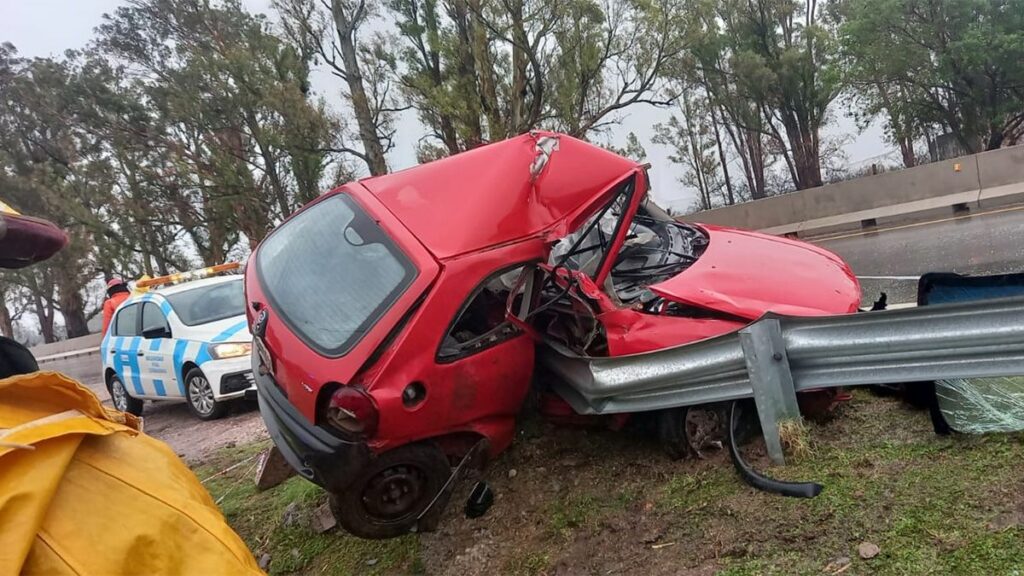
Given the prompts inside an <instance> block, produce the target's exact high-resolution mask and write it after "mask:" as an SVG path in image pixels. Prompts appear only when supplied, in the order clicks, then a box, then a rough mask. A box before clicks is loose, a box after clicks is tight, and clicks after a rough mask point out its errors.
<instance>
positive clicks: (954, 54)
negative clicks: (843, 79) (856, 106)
mask: <svg viewBox="0 0 1024 576" xmlns="http://www.w3.org/2000/svg"><path fill="white" fill-rule="evenodd" d="M837 12H838V13H839V14H840V15H841V17H842V18H843V24H842V28H841V30H842V44H843V47H844V50H845V53H846V54H847V55H848V60H850V61H852V62H853V64H851V65H850V66H849V73H850V76H851V78H852V79H853V82H854V83H855V85H856V86H857V87H858V89H859V95H860V96H861V97H862V98H863V99H864V101H865V102H866V107H865V112H866V113H868V114H872V113H876V112H879V111H882V110H885V112H886V113H887V114H888V119H889V131H890V133H891V135H892V137H894V139H896V140H898V141H899V140H901V139H902V140H906V139H913V138H915V137H916V136H917V133H918V130H919V128H920V126H921V123H936V124H939V125H942V126H943V127H944V128H945V129H946V130H948V131H949V132H950V133H952V134H953V135H954V136H955V137H956V138H957V140H958V141H959V142H960V144H961V145H962V146H963V148H964V149H965V150H967V151H968V152H972V153H973V152H980V151H982V150H992V149H995V148H999V147H1000V146H1002V145H1004V144H1011V143H1015V142H1018V141H1019V140H1020V138H1021V135H1022V134H1024V0H944V1H938V0H845V1H844V2H842V3H841V4H840V5H839V9H838V10H837ZM901 149H905V145H904V144H902V143H901ZM904 153H905V155H906V152H904Z"/></svg>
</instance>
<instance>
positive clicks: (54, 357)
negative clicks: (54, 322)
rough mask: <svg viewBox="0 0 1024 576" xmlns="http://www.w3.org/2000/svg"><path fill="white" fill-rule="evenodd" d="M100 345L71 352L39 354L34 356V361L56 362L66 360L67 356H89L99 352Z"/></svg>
mask: <svg viewBox="0 0 1024 576" xmlns="http://www.w3.org/2000/svg"><path fill="white" fill-rule="evenodd" d="M99 353H100V347H99V346H96V347H93V348H83V349H81V350H72V351H71V352H62V353H60V354H50V355H49V356H40V357H38V358H36V362H37V363H39V364H45V363H47V362H57V361H60V360H67V359H68V358H77V357H79V356H91V355H93V354H99Z"/></svg>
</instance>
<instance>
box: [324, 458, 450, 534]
mask: <svg viewBox="0 0 1024 576" xmlns="http://www.w3.org/2000/svg"><path fill="white" fill-rule="evenodd" d="M451 473H452V469H451V466H450V465H449V464H448V459H447V458H446V457H445V455H444V453H443V452H441V450H440V449H439V448H438V447H437V446H435V445H433V444H409V445H407V446H401V447H399V448H395V449H394V450H391V451H389V452H385V453H384V454H381V455H380V456H379V457H377V458H376V459H374V460H373V461H372V462H370V464H369V466H367V468H366V470H365V471H364V472H363V474H361V475H360V476H359V478H357V479H356V481H355V482H353V483H352V484H351V485H350V486H349V487H348V488H346V489H345V490H344V491H343V492H341V493H340V494H332V495H331V512H333V513H334V517H335V518H336V519H337V520H338V524H340V525H341V527H342V528H344V529H345V530H346V531H348V532H350V533H351V534H354V535H356V536H359V537H360V538H394V537H397V536H401V535H403V534H408V533H409V532H411V531H412V530H413V529H415V528H416V527H417V526H418V524H420V522H419V520H418V518H419V516H420V514H422V513H423V511H424V510H426V509H427V507H428V506H430V503H431V502H432V501H433V500H434V497H435V496H437V494H438V492H440V491H441V488H442V487H444V485H445V482H447V481H448V477H449V476H450V475H451ZM447 503H448V498H447V495H443V496H442V497H441V498H439V499H438V501H437V502H436V503H435V504H434V507H433V508H432V509H431V510H430V512H429V513H428V514H429V515H431V517H434V516H436V515H439V514H440V513H441V511H442V510H444V507H445V506H446V505H447ZM429 523H430V522H429V521H424V522H423V524H424V525H427V524H429Z"/></svg>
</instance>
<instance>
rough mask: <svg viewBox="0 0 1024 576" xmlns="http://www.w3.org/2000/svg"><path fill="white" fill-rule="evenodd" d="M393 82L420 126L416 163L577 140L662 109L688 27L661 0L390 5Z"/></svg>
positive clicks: (672, 5)
mask: <svg viewBox="0 0 1024 576" xmlns="http://www.w3.org/2000/svg"><path fill="white" fill-rule="evenodd" d="M387 5H388V8H389V9H390V11H391V13H392V14H393V15H394V17H395V19H396V21H397V28H398V34H399V36H400V37H401V38H402V39H403V40H404V42H405V45H404V46H403V48H402V49H401V51H400V53H399V57H398V58H397V61H396V67H395V74H396V75H397V76H398V77H399V78H400V80H401V84H402V88H403V94H404V95H405V97H406V98H407V99H408V102H409V103H410V105H412V107H414V108H415V109H416V110H417V111H418V113H419V116H420V119H421V121H422V122H423V123H424V124H425V125H426V126H427V127H428V129H429V131H430V134H429V140H428V141H426V142H424V143H422V144H421V147H420V158H421V160H425V159H430V158H436V157H438V156H441V155H444V154H453V153H456V152H459V151H461V150H465V149H467V148H472V147H474V146H477V145H479V144H480V143H482V142H486V141H491V140H498V139H502V138H505V137H507V136H510V135H514V134H518V133H522V132H525V131H527V130H530V129H532V128H536V127H546V128H553V129H557V130H560V131H563V132H567V133H569V134H571V135H573V136H577V137H581V138H587V137H590V136H592V135H593V134H595V133H598V132H600V131H602V130H604V129H606V128H608V127H609V126H610V125H612V124H614V123H616V122H618V120H619V118H618V114H619V113H620V112H621V111H622V110H624V109H626V108H628V107H629V106H633V105H636V104H652V105H656V106H664V105H668V104H671V103H672V102H673V101H674V99H675V93H674V92H672V91H670V90H667V88H668V87H667V85H666V84H665V82H664V76H663V71H664V70H665V68H666V67H667V66H668V64H669V62H671V60H672V59H673V58H675V57H677V56H678V55H679V54H680V53H681V52H682V51H683V49H684V48H685V39H686V27H687V26H688V22H689V20H688V19H687V17H686V14H687V13H686V11H685V10H684V8H685V7H684V6H683V5H681V4H680V3H678V2H670V1H668V0H604V1H601V2H598V1H594V0H571V1H570V2H567V3H561V4H555V5H552V4H551V3H549V2H540V1H539V0H442V1H441V2H438V1H437V0H389V2H388V4H387Z"/></svg>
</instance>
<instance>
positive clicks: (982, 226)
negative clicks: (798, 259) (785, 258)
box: [810, 205, 1024, 303]
mask: <svg viewBox="0 0 1024 576" xmlns="http://www.w3.org/2000/svg"><path fill="white" fill-rule="evenodd" d="M810 241H811V242H814V243H815V244H819V245H821V246H823V247H825V248H827V249H829V250H832V251H833V252H835V253H837V254H839V255H840V256H842V257H843V258H844V259H845V260H846V261H847V262H849V263H850V266H851V267H852V268H853V271H854V273H856V274H857V275H858V276H860V277H862V279H861V286H862V288H863V290H864V300H865V302H866V303H867V302H870V301H873V300H874V299H875V298H877V296H878V293H879V291H883V290H884V291H885V292H887V293H888V295H889V302H890V303H897V302H912V301H914V299H915V298H916V296H915V295H916V291H917V277H918V276H920V275H921V274H924V273H926V272H956V273H959V274H973V275H980V274H1001V273H1006V272H1021V271H1024V205H1019V206H1009V207H1003V208H997V209H992V210H989V211H987V212H980V213H977V214H971V215H966V216H958V217H953V216H947V217H944V218H938V219H934V220H931V221H927V222H918V223H913V224H905V225H902V226H894V227H890V228H880V229H878V230H875V231H863V232H856V233H848V234H841V235H835V236H831V237H822V238H817V239H811V240H810ZM880 277H889V278H880Z"/></svg>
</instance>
